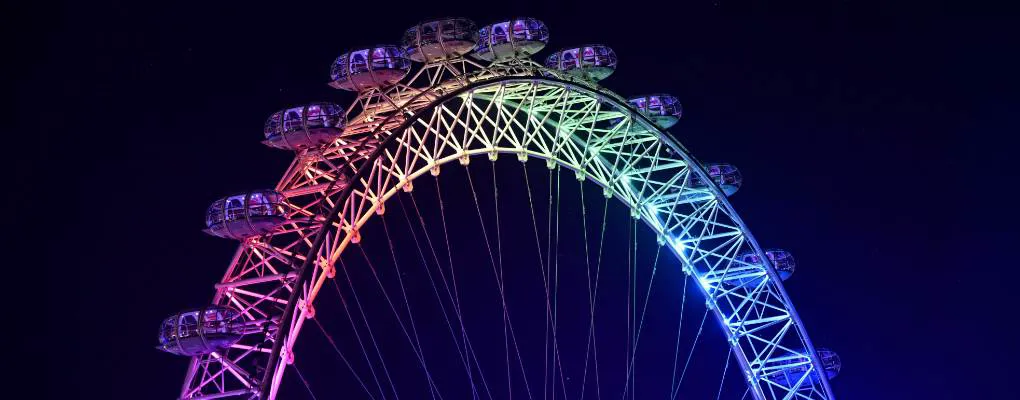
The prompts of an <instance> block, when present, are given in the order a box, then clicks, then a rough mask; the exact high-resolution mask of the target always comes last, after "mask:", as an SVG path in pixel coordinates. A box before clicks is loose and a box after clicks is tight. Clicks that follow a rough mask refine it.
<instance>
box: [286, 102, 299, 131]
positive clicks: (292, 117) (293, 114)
mask: <svg viewBox="0 0 1020 400" xmlns="http://www.w3.org/2000/svg"><path fill="white" fill-rule="evenodd" d="M301 129H302V127H301V108H300V107H297V108H291V109H288V110H287V111H285V114H284V117H283V131H284V132H294V131H297V130H301Z"/></svg>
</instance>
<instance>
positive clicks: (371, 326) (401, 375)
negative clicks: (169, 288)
mask: <svg viewBox="0 0 1020 400" xmlns="http://www.w3.org/2000/svg"><path fill="white" fill-rule="evenodd" d="M549 38H550V31H549V29H548V27H547V26H546V25H545V24H544V23H543V22H542V21H539V20H537V19H534V18H523V17H521V18H510V19H506V20H502V21H497V22H496V23H492V24H489V25H485V26H477V25H476V24H475V23H474V22H472V21H470V20H468V19H464V18H444V19H437V20H430V21H425V22H422V23H419V24H417V25H415V26H413V27H411V28H409V29H407V30H406V31H405V32H404V35H403V37H402V38H401V42H400V44H399V45H373V46H371V47H365V48H358V49H354V50H352V51H348V52H346V53H343V54H341V55H340V56H339V57H338V58H337V59H336V60H335V61H334V63H333V64H332V66H331V69H330V80H329V83H328V84H329V85H330V86H332V87H334V88H336V89H338V90H342V91H349V92H352V93H354V95H355V96H356V97H355V99H354V100H353V101H351V102H350V104H346V105H341V104H336V103H333V102H327V101H315V102H309V103H306V104H301V105H293V106H291V107H287V108H284V109H282V110H280V111H277V112H273V113H270V115H269V117H268V119H267V120H266V121H265V125H264V130H263V134H264V143H265V144H266V145H267V146H269V147H272V148H274V149H278V150H281V151H289V152H293V153H294V159H293V162H292V163H291V165H290V167H289V168H288V169H287V170H286V171H285V172H283V174H282V176H281V178H280V179H279V181H278V182H277V183H276V185H275V186H268V185H267V187H264V188H252V189H251V190H248V191H246V192H243V193H229V194H227V195H225V196H224V197H222V198H220V199H218V200H215V201H213V202H212V204H211V205H210V207H209V208H208V211H207V214H206V221H205V222H206V232H207V233H209V234H210V235H213V236H217V237H221V238H224V239H228V240H236V241H238V242H240V245H239V246H238V248H237V251H236V253H235V255H234V257H233V259H232V260H231V261H230V263H229V265H228V266H227V268H226V270H225V272H224V274H223V276H222V279H221V280H220V281H219V282H216V283H215V284H214V289H215V294H214V295H213V297H212V298H211V299H201V298H189V299H186V300H187V301H189V302H194V303H197V304H200V306H198V307H195V308H191V309H186V310H184V311H180V312H177V313H175V314H173V315H170V316H168V317H167V318H166V319H165V320H164V321H163V322H162V324H161V325H160V329H159V342H158V348H159V349H161V350H163V351H166V352H168V353H172V354H175V355H179V356H184V357H190V362H189V365H188V368H187V371H186V372H185V374H184V375H185V377H184V382H183V384H182V386H181V391H180V393H179V394H178V398H180V399H220V398H239V399H276V398H283V397H284V396H283V395H282V394H281V393H283V392H281V390H288V392H289V389H281V388H284V387H291V386H293V387H297V388H298V389H300V390H296V391H295V393H300V392H301V391H307V392H308V393H309V394H310V395H311V396H312V397H313V398H314V393H315V390H314V386H315V385H314V384H313V383H314V381H316V379H315V378H318V381H319V382H320V383H321V382H322V380H323V377H328V379H329V380H330V383H331V384H334V385H340V386H341V387H343V388H344V389H343V390H344V392H345V393H347V395H348V397H350V398H364V399H373V400H375V399H391V398H392V399H399V398H400V397H401V396H403V397H404V398H426V397H431V398H433V399H455V398H477V399H510V398H513V397H517V398H522V399H523V398H527V399H535V398H542V399H549V398H552V399H556V398H560V399H575V398H578V399H583V398H585V397H589V398H592V399H601V398H602V397H603V396H609V398H621V397H622V398H623V399H627V398H631V399H637V398H654V397H664V398H665V397H668V398H669V399H678V398H753V399H832V398H834V396H833V393H832V390H831V388H830V383H829V380H830V379H831V378H833V377H835V376H836V375H837V374H838V372H839V370H840V367H841V364H840V360H839V357H838V356H837V355H836V353H835V352H832V351H830V350H827V349H824V348H822V347H816V346H815V344H814V343H812V341H811V340H810V338H809V337H808V331H807V327H805V325H804V323H803V322H802V321H801V319H800V317H799V316H798V314H797V312H796V310H795V308H794V302H793V301H792V300H791V299H790V297H789V296H788V295H787V293H786V291H785V290H784V288H783V284H784V281H785V280H787V279H789V278H791V276H793V274H794V271H795V269H796V268H798V267H799V266H798V265H797V264H796V262H795V258H794V254H793V252H791V251H787V250H782V249H779V248H772V247H763V246H761V245H759V243H758V241H756V239H755V238H754V236H752V234H751V232H750V230H749V229H748V227H747V226H746V225H745V224H744V223H743V221H742V220H741V219H740V217H739V216H738V214H737V212H736V210H735V209H734V207H733V206H732V205H731V204H730V202H729V200H728V197H730V196H735V195H737V192H738V190H739V189H740V187H741V185H742V184H743V178H742V175H741V173H740V171H739V170H738V169H737V168H736V167H735V166H733V165H732V164H728V163H723V162H702V161H699V160H698V159H696V158H695V156H694V155H692V154H691V153H690V152H689V151H688V150H687V148H685V147H684V146H683V145H682V144H681V143H680V142H679V141H678V140H677V136H676V135H674V134H673V133H671V132H670V131H668V129H675V128H679V129H678V131H680V130H682V124H680V123H679V121H680V119H681V117H682V107H681V104H680V101H681V99H679V98H678V97H677V96H674V95H670V94H664V93H656V94H637V95H633V96H622V95H619V94H617V93H616V92H614V91H613V90H611V89H609V88H607V87H605V86H603V85H602V84H601V81H602V80H603V79H606V78H608V77H610V76H611V74H612V73H613V71H614V70H615V69H616V68H617V64H618V59H617V55H616V53H615V52H614V51H613V50H612V49H611V48H610V47H609V46H607V45H603V44H583V45H577V46H571V47H566V48H562V49H557V50H555V51H551V52H547V53H548V54H547V55H546V56H545V57H541V60H540V61H534V60H532V57H536V58H537V55H538V54H540V53H541V52H543V51H544V50H546V49H545V47H546V44H547V43H548V42H549ZM623 61H624V62H623V66H622V67H628V62H627V60H623ZM629 65H633V67H634V68H639V67H646V68H651V67H653V66H652V65H651V64H646V65H643V66H642V65H641V61H639V60H635V61H633V64H629ZM468 226H469V227H470V229H468V228H466V227H468ZM777 240H778V238H777ZM770 241H771V240H770ZM799 300H800V301H804V299H799ZM713 322H714V326H713ZM313 336H314V337H313ZM299 339H300V340H299ZM711 340H715V341H716V343H717V345H718V347H720V348H721V349H722V351H721V352H718V351H716V352H710V351H708V349H703V347H705V346H711V344H710V343H709V344H706V342H710V341H711ZM715 350H719V349H715ZM709 353H710V354H709ZM326 358H328V359H329V360H330V361H329V362H325V361H323V362H321V363H311V362H308V361H306V360H312V359H326ZM324 363H325V364H330V363H332V364H331V365H334V367H335V368H328V371H326V372H323V371H312V370H311V369H312V368H313V366H315V365H316V364H324ZM303 366H308V367H307V368H302V367H303ZM692 369H695V370H698V371H699V373H698V374H697V376H698V377H699V381H698V382H692V378H691V376H692V375H693V374H694V373H692V372H689V371H691V370H692ZM708 370H711V371H713V372H712V373H711V374H714V376H715V377H716V378H715V379H713V380H711V381H709V380H707V379H700V377H703V376H706V375H709V373H708V372H706V371H708ZM288 398H289V397H288Z"/></svg>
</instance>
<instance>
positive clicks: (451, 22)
mask: <svg viewBox="0 0 1020 400" xmlns="http://www.w3.org/2000/svg"><path fill="white" fill-rule="evenodd" d="M477 42H478V30H477V28H476V27H475V23H474V22H473V21H471V20H469V19H467V18H442V19H434V20H429V21H425V22H422V23H419V24H418V25H415V26H412V27H411V28H409V29H408V30H407V31H406V32H404V38H403V40H402V41H401V44H402V45H403V46H404V55H405V56H406V57H407V58H409V59H411V60H413V61H417V62H432V61H438V60H443V59H447V58H456V57H460V56H462V55H464V54H467V53H468V52H470V51H471V49H473V48H474V47H475V44H476V43H477Z"/></svg>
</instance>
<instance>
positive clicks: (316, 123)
mask: <svg viewBox="0 0 1020 400" xmlns="http://www.w3.org/2000/svg"><path fill="white" fill-rule="evenodd" d="M345 124H346V120H345V118H344V109H343V108H342V107H340V106H338V105H336V104H333V103H311V104H307V105H303V106H297V107H291V108H288V109H284V110H280V111H277V112H275V113H273V114H272V115H270V116H269V119H267V120H266V125H265V127H264V128H263V130H262V132H263V133H264V134H265V136H266V140H265V141H263V142H262V143H265V144H266V145H268V146H272V147H276V148H279V149H286V150H300V149H304V148H309V147H318V146H320V145H323V144H326V143H329V142H331V141H333V140H335V139H336V138H338V137H339V136H340V134H341V133H343V129H344V125H345Z"/></svg>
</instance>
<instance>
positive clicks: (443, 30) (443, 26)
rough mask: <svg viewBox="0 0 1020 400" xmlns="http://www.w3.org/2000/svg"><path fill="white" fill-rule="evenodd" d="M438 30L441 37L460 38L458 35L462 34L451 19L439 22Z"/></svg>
mask: <svg viewBox="0 0 1020 400" xmlns="http://www.w3.org/2000/svg"><path fill="white" fill-rule="evenodd" d="M439 32H440V34H441V35H442V38H443V39H460V36H461V35H463V34H464V33H463V32H462V30H461V29H458V26H457V24H455V23H454V21H453V20H446V21H442V22H441V23H440V24H439Z"/></svg>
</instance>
